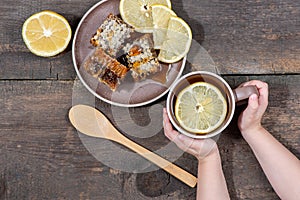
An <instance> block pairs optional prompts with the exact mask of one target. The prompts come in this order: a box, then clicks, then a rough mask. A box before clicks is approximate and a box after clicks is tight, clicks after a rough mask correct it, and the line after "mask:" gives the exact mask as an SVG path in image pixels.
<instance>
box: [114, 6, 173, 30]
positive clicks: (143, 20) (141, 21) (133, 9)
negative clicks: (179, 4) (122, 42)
mask: <svg viewBox="0 0 300 200" xmlns="http://www.w3.org/2000/svg"><path fill="white" fill-rule="evenodd" d="M154 4H160V5H164V6H167V7H168V8H171V1H170V0H121V1H120V7H119V10H120V14H121V17H122V19H123V20H124V21H125V22H126V23H127V24H129V25H131V26H132V27H134V28H135V29H136V31H139V32H142V33H151V32H152V31H153V20H152V12H151V9H152V8H151V6H152V5H154Z"/></svg>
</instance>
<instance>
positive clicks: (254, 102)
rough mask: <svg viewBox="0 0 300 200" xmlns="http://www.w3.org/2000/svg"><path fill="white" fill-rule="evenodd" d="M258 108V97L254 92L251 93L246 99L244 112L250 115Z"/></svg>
mask: <svg viewBox="0 0 300 200" xmlns="http://www.w3.org/2000/svg"><path fill="white" fill-rule="evenodd" d="M257 110H258V97H257V95H256V94H252V95H251V96H250V97H249V100H248V106H247V108H246V110H245V111H244V112H246V113H247V114H249V116H250V115H254V114H256V112H257Z"/></svg>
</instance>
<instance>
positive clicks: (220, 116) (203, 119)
mask: <svg viewBox="0 0 300 200" xmlns="http://www.w3.org/2000/svg"><path fill="white" fill-rule="evenodd" d="M226 113H227V103H226V100H225V98H224V96H223V95H222V93H221V92H220V90H219V89H218V88H217V87H215V86H214V85H211V84H210V83H206V82H196V83H193V84H192V85H189V86H188V87H186V88H185V89H183V90H182V91H181V92H180V93H179V95H178V97H177V100H176V103H175V116H176V118H177V120H178V122H179V123H180V125H181V126H182V127H183V128H184V129H185V130H187V131H189V132H192V133H196V134H206V133H209V132H211V131H213V130H215V129H216V128H218V127H219V126H220V125H221V124H222V122H223V121H224V120H225V117H226Z"/></svg>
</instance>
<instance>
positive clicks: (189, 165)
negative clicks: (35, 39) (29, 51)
mask: <svg viewBox="0 0 300 200" xmlns="http://www.w3.org/2000/svg"><path fill="white" fill-rule="evenodd" d="M224 78H225V79H226V80H227V81H228V82H229V83H230V85H232V87H236V86H237V85H239V84H240V83H241V82H244V81H246V80H249V79H260V80H264V81H266V82H268V83H269V86H270V103H269V108H268V110H267V112H266V114H265V117H264V120H263V125H264V126H265V127H266V128H267V129H268V130H269V131H270V132H271V133H272V134H273V135H274V136H275V137H276V138H277V139H278V140H279V141H280V142H282V143H283V144H284V145H285V146H287V148H289V149H290V150H291V151H292V152H293V153H295V154H296V155H297V156H298V158H299V157H300V137H299V131H300V130H299V127H300V126H299V116H300V110H299V99H300V98H299V94H300V91H299V87H298V84H299V80H300V76H299V75H291V76H225V77H224ZM72 88H73V81H0V94H1V99H0V110H1V113H0V137H1V140H0V160H1V162H0V170H1V171H0V199H41V198H42V199H44V198H46V199H48V198H50V199H64V198H66V199H70V198H73V199H74V198H75V199H94V198H95V199H116V198H119V199H152V198H154V197H155V198H156V199H194V198H195V195H196V193H195V192H196V190H195V189H194V188H189V187H188V186H186V185H184V184H183V183H181V182H180V181H178V180H176V179H175V178H173V177H171V176H169V175H168V174H166V173H165V172H164V171H162V170H158V171H150V172H147V173H140V174H135V173H128V172H122V171H120V170H116V169H114V168H111V167H109V166H107V165H106V164H105V163H102V162H100V161H98V160H97V159H95V158H94V157H93V156H92V155H91V153H90V152H89V151H88V150H87V149H86V148H85V146H84V145H83V143H82V140H81V139H80V137H78V134H77V132H76V131H75V130H74V128H73V127H72V126H71V124H70V123H69V121H68V119H67V113H68V109H69V108H70V107H71V105H72ZM82 98H84V97H82ZM164 100H165V99H164V98H163V99H162V100H160V101H159V102H157V104H155V105H156V106H157V105H160V108H161V107H162V106H164V104H165V101H164ZM152 106H154V105H149V106H145V107H142V108H132V109H129V113H130V114H129V115H128V114H127V115H123V118H120V119H113V118H114V115H113V114H112V113H113V112H112V109H113V108H112V107H111V106H110V105H108V104H106V103H104V102H101V101H99V100H96V107H97V108H98V109H100V110H102V111H103V112H105V113H106V114H107V116H108V117H109V118H110V119H111V120H112V121H113V122H114V124H115V125H116V126H117V127H118V128H119V129H122V128H124V127H123V126H121V125H120V123H122V122H123V124H124V123H125V124H126V122H127V123H128V121H129V122H130V123H132V122H135V123H136V124H138V125H140V126H147V124H149V123H151V117H150V116H151V114H149V110H151V107H152ZM241 109H242V108H240V109H239V110H237V113H238V112H240V111H241ZM159 117H160V118H161V116H159ZM118 120H119V121H118ZM236 120H237V115H236V116H235V118H234V119H233V121H232V123H231V125H230V127H228V129H226V131H224V133H223V134H222V136H221V137H220V140H219V141H218V144H219V148H220V151H221V154H222V161H223V169H224V173H225V176H226V180H227V183H228V188H229V191H230V195H231V197H232V199H278V197H277V196H276V194H275V193H274V191H273V190H272V188H271V186H270V185H269V183H268V181H267V179H266V178H265V176H264V174H263V172H262V171H261V169H260V167H259V165H258V163H257V161H256V159H255V157H254V156H253V154H252V152H251V150H250V149H249V147H248V145H247V144H246V143H245V141H244V140H243V139H242V138H241V136H240V134H239V131H238V129H237V126H236ZM159 126H161V125H159ZM126 133H127V136H129V137H131V138H132V139H133V140H134V141H136V142H138V143H140V144H141V145H143V146H145V147H147V148H149V149H151V150H153V151H155V150H158V149H160V148H161V147H163V146H164V145H166V144H167V143H168V142H169V141H168V140H167V139H166V138H165V137H164V135H163V132H162V130H161V131H159V132H158V133H157V134H156V135H154V136H152V137H149V138H141V137H140V138H138V137H132V136H130V134H129V132H126ZM144 134H147V133H146V132H144ZM123 149H124V148H123ZM103 153H109V152H105V151H104V152H103ZM165 156H166V157H167V158H168V157H169V156H170V155H165ZM175 163H176V164H177V165H179V166H181V167H183V168H185V169H186V170H188V171H190V172H191V173H193V174H196V171H197V161H196V159H194V158H193V157H192V156H190V155H188V154H183V155H182V156H181V157H180V158H179V159H178V160H176V162H175ZM147 166H148V167H149V168H151V167H153V166H152V165H151V164H150V163H149V165H147Z"/></svg>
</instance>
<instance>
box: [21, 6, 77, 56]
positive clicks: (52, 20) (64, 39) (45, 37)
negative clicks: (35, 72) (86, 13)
mask: <svg viewBox="0 0 300 200" xmlns="http://www.w3.org/2000/svg"><path fill="white" fill-rule="evenodd" d="M71 35H72V31H71V28H70V25H69V23H68V21H67V20H66V19H65V18H64V17H63V16H61V15H59V14H57V13H55V12H52V11H42V12H39V13H36V14H33V15H32V16H30V17H29V18H28V19H27V20H26V21H25V22H24V24H23V28H22V36H23V40H24V42H25V44H26V46H27V47H28V49H29V50H30V51H31V52H32V53H34V54H36V55H38V56H43V57H50V56H55V55H57V54H59V53H61V52H62V51H64V50H65V49H66V48H67V46H68V44H69V42H70V40H71Z"/></svg>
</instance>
